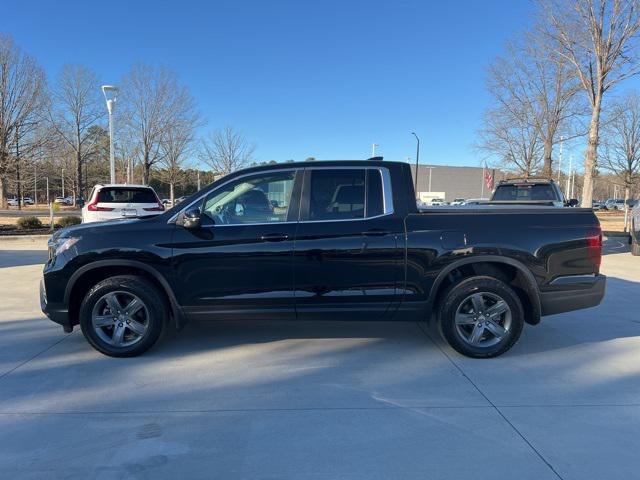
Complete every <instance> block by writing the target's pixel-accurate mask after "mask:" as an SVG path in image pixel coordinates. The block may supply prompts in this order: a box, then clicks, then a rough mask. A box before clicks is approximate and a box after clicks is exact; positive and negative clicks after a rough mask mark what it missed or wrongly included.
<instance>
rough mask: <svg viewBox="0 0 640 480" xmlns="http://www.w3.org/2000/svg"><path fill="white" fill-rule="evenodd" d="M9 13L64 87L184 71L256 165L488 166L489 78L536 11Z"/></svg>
mask: <svg viewBox="0 0 640 480" xmlns="http://www.w3.org/2000/svg"><path fill="white" fill-rule="evenodd" d="M104 3H105V4H106V3H108V4H109V5H111V6H110V8H99V7H98V5H99V3H98V2H87V1H86V0H85V1H75V0H74V1H63V0H58V1H56V2H51V1H28V0H27V1H17V0H14V1H11V2H6V3H5V4H4V5H3V15H2V17H1V18H0V31H2V32H6V33H10V34H12V35H13V37H14V39H15V41H16V42H17V43H18V44H20V45H21V46H22V47H23V48H24V49H25V50H26V51H28V52H29V53H30V54H31V55H33V56H35V57H36V58H37V59H38V60H39V62H40V63H41V64H42V65H43V66H44V68H45V69H46V71H47V73H48V74H49V75H50V76H51V77H53V76H55V74H56V73H57V71H58V70H59V69H60V67H61V66H62V65H63V64H65V63H77V64H83V65H86V66H88V67H90V68H92V69H93V70H95V71H96V73H97V74H98V75H99V77H100V78H101V80H102V81H104V82H105V83H116V82H117V81H118V80H119V79H120V78H121V77H122V76H123V75H124V74H125V73H126V72H127V70H128V69H129V67H130V66H131V64H132V63H134V62H136V61H144V62H146V63H150V64H163V65H166V66H168V67H170V68H172V69H174V70H176V71H177V72H178V74H179V75H180V78H181V80H182V81H183V82H184V83H185V84H187V85H188V86H189V87H190V88H191V91H192V93H193V95H194V97H195V98H196V100H197V102H198V104H199V106H200V109H201V112H202V114H203V116H204V117H205V118H206V120H207V125H206V126H205V127H204V128H205V129H211V128H219V127H223V126H225V125H232V126H234V127H236V128H238V129H240V130H241V131H242V132H244V134H245V135H246V136H247V137H248V139H250V140H251V141H252V142H255V144H256V146H257V149H256V157H257V159H258V160H260V161H262V160H271V159H275V160H287V159H290V158H293V159H296V160H301V159H304V158H306V157H307V156H315V157H317V158H321V159H327V158H330V159H334V158H348V159H351V158H366V157H367V156H368V155H369V154H370V151H371V144H372V143H373V142H375V143H377V144H379V145H380V146H379V147H378V150H377V153H379V154H381V155H384V157H385V158H386V159H389V160H392V159H393V160H404V159H406V157H408V156H410V157H412V159H414V158H415V157H414V155H415V141H414V139H413V137H412V136H411V135H410V132H411V131H412V130H415V131H416V132H417V133H418V135H419V136H420V137H421V140H422V145H421V146H422V148H421V157H420V160H421V163H435V164H454V165H456V164H457V165H478V164H479V163H480V156H479V155H478V154H477V153H476V152H475V151H474V149H473V143H474V141H475V136H476V130H477V128H478V127H479V125H480V122H481V118H482V112H483V110H484V108H485V107H486V106H487V104H488V103H489V98H488V96H487V94H486V91H485V87H484V79H485V69H486V67H487V65H488V64H489V62H491V60H492V59H493V58H494V57H495V56H496V55H497V54H499V53H500V52H501V50H502V47H503V45H504V43H505V41H506V40H507V39H508V38H509V37H511V36H513V35H514V34H516V33H517V32H518V31H520V30H522V29H523V28H524V27H526V26H527V25H528V24H529V23H530V21H531V14H532V3H531V2H529V1H527V0H521V1H511V2H506V1H505V0H483V1H471V0H469V1H455V2H453V1H452V2H442V1H419V0H417V1H373V0H372V1H361V2H360V1H324V0H323V1H317V0H316V1H304V0H299V1H226V0H225V1H212V2H205V1H202V2H195V1H187V0H182V1H179V2H176V1H173V2H167V1H155V2H151V1H129V2H125V1H110V2H104Z"/></svg>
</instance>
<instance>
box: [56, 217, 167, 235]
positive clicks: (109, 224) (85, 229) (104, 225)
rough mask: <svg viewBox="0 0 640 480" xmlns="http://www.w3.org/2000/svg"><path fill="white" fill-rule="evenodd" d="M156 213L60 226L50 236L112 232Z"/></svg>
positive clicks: (145, 219)
mask: <svg viewBox="0 0 640 480" xmlns="http://www.w3.org/2000/svg"><path fill="white" fill-rule="evenodd" d="M156 217H157V215H151V216H149V217H137V218H118V219H114V220H107V221H104V222H90V223H81V224H79V225H72V226H70V227H66V228H61V229H60V230H57V231H56V232H55V233H54V234H53V235H52V236H51V239H52V240H56V239H58V238H67V237H73V236H84V235H94V234H98V235H99V234H101V233H106V232H109V233H110V232H113V231H117V230H120V229H123V228H130V227H131V226H132V225H136V224H142V223H146V222H148V221H151V220H153V219H154V218H156Z"/></svg>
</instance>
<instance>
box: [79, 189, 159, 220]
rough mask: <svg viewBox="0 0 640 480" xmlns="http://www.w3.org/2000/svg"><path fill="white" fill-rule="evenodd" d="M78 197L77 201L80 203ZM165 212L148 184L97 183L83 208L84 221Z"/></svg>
mask: <svg viewBox="0 0 640 480" xmlns="http://www.w3.org/2000/svg"><path fill="white" fill-rule="evenodd" d="M78 200H81V199H76V203H78ZM162 212H164V205H163V204H162V203H161V202H160V199H159V198H158V195H156V192H155V191H154V190H153V188H151V187H148V186H146V185H118V184H113V185H96V186H95V187H93V190H92V191H91V194H90V195H89V203H87V204H86V205H85V206H84V207H83V208H82V222H83V223H89V222H101V221H105V220H115V219H118V218H131V217H144V216H152V215H158V214H160V213H162Z"/></svg>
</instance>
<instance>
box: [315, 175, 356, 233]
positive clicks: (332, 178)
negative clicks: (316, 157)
mask: <svg viewBox="0 0 640 480" xmlns="http://www.w3.org/2000/svg"><path fill="white" fill-rule="evenodd" d="M365 171H366V170H364V169H354V170H351V169H336V170H330V169H326V170H324V169H321V170H312V171H311V185H310V192H309V220H315V221H317V220H347V219H354V218H364V200H365V189H364V181H365Z"/></svg>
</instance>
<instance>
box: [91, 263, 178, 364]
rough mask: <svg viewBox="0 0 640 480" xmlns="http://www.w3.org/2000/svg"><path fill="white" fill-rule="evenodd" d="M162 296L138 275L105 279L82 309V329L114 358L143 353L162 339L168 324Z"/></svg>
mask: <svg viewBox="0 0 640 480" xmlns="http://www.w3.org/2000/svg"><path fill="white" fill-rule="evenodd" d="M165 303H166V302H165V301H164V298H163V296H162V294H161V293H160V292H159V291H158V289H157V288H156V287H155V286H154V285H153V284H152V283H150V282H149V281H147V280H146V279H144V278H141V277H137V276H125V275H122V276H117V277H111V278H107V279H105V280H102V281H101V282H99V283H98V284H97V285H95V286H94V287H93V288H92V289H91V290H89V292H88V293H87V295H86V296H85V298H84V300H83V302H82V305H81V306H80V327H81V328H82V333H83V334H84V336H85V338H86V339H87V341H88V342H89V343H90V344H91V345H92V346H93V348H95V349H96V350H98V351H99V352H101V353H104V354H105V355H109V356H111V357H134V356H136V355H140V354H141V353H144V352H145V351H147V350H148V349H149V348H151V347H152V346H153V344H154V343H156V341H157V340H158V338H159V337H160V334H161V333H162V330H163V328H164V325H165V323H166V322H167V314H166V311H167V308H166V306H165Z"/></svg>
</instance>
